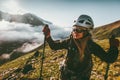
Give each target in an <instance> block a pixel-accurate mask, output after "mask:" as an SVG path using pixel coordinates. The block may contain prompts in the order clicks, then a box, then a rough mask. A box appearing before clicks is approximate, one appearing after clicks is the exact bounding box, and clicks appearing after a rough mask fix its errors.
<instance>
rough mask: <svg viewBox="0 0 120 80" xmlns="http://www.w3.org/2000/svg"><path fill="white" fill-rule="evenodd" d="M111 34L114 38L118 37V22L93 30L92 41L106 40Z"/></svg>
mask: <svg viewBox="0 0 120 80" xmlns="http://www.w3.org/2000/svg"><path fill="white" fill-rule="evenodd" d="M112 34H114V35H115V36H116V37H120V20H118V21H115V22H113V23H110V24H107V25H103V26H100V27H97V28H95V29H94V30H93V38H94V39H107V38H109V37H110V36H111V35H112Z"/></svg>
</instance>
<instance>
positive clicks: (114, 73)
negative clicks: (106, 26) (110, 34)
mask: <svg viewBox="0 0 120 80" xmlns="http://www.w3.org/2000/svg"><path fill="white" fill-rule="evenodd" d="M96 42H97V43H98V44H100V45H101V46H102V47H103V48H104V49H105V50H108V47H109V45H108V40H101V41H96ZM39 52H40V54H42V49H40V50H39ZM65 53H66V50H58V51H52V50H51V49H50V48H49V46H47V47H46V50H45V60H44V65H43V66H44V67H43V77H44V80H50V78H52V77H54V78H56V79H55V80H57V79H58V77H59V66H58V65H59V63H60V61H62V60H63V59H64V57H65ZM33 54H34V52H32V53H29V54H26V55H24V56H21V57H19V58H17V59H16V60H13V61H11V62H8V63H6V64H4V65H2V66H0V78H1V79H2V78H5V77H8V76H9V75H10V74H11V76H12V77H11V78H16V80H37V79H38V78H39V72H40V61H41V56H39V57H36V58H32V59H30V57H31V56H33ZM28 59H30V61H29V62H30V63H31V64H32V66H33V67H34V70H31V71H29V73H28V74H23V73H22V70H21V71H19V72H15V70H16V69H18V68H19V69H23V67H24V66H25V63H26V61H27V60H28ZM93 62H94V67H93V71H92V76H91V80H103V77H104V74H105V68H106V63H105V62H102V61H101V60H100V59H99V58H97V57H95V56H94V55H93ZM9 78H10V76H9ZM108 78H109V80H110V79H111V80H120V55H119V57H118V59H117V61H116V62H115V63H113V64H111V65H110V70H109V77H108Z"/></svg>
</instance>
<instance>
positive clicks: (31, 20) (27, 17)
mask: <svg viewBox="0 0 120 80" xmlns="http://www.w3.org/2000/svg"><path fill="white" fill-rule="evenodd" d="M0 20H5V21H9V22H18V23H26V24H31V25H32V26H39V25H43V24H46V23H47V24H52V23H51V22H49V21H46V20H43V19H42V18H40V17H37V16H36V15H34V14H31V13H26V14H23V15H12V14H9V13H5V12H2V11H0Z"/></svg>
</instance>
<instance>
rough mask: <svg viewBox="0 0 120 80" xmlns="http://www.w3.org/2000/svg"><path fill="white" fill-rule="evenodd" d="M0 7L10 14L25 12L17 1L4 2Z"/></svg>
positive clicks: (8, 0)
mask: <svg viewBox="0 0 120 80" xmlns="http://www.w3.org/2000/svg"><path fill="white" fill-rule="evenodd" d="M1 5H2V7H3V9H4V10H6V11H7V12H9V13H12V14H24V13H25V12H27V11H26V10H25V9H23V8H22V7H21V6H20V5H19V3H18V0H7V1H4V2H3V3H2V4H1Z"/></svg>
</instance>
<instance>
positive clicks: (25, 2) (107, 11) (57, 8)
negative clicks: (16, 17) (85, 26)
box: [0, 0, 120, 27]
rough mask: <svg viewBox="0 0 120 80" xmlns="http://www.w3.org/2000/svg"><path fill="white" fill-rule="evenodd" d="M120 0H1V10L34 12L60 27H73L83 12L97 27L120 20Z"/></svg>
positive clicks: (21, 12) (18, 12)
mask: <svg viewBox="0 0 120 80" xmlns="http://www.w3.org/2000/svg"><path fill="white" fill-rule="evenodd" d="M119 4H120V0H0V10H1V11H3V12H8V13H11V14H25V13H32V14H35V15H36V16H38V17H40V18H42V19H44V20H47V21H50V22H52V23H53V24H54V25H57V26H60V27H71V26H72V25H73V24H74V20H76V19H77V18H78V17H79V16H80V15H81V14H87V15H89V16H91V17H92V19H93V21H94V25H95V27H98V26H102V25H105V24H109V23H112V22H115V21H117V20H120V10H119V8H120V5H119Z"/></svg>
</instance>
